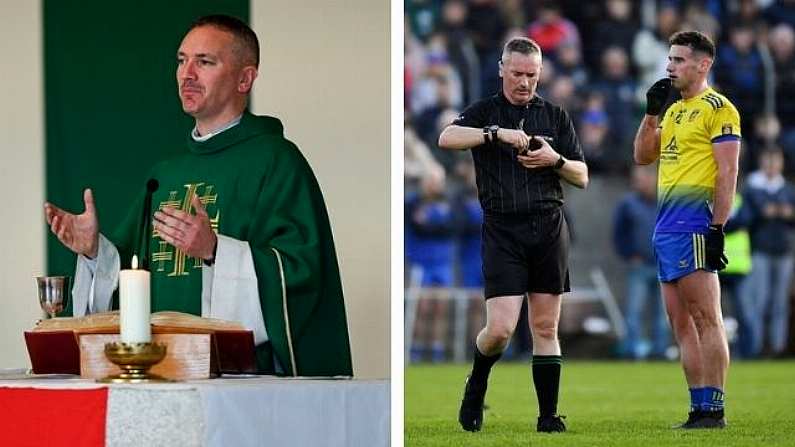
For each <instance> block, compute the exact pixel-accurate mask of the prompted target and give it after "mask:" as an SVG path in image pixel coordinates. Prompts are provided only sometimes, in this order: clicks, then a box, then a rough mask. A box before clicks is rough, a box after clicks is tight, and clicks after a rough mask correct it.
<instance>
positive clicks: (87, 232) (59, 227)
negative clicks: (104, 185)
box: [44, 189, 99, 258]
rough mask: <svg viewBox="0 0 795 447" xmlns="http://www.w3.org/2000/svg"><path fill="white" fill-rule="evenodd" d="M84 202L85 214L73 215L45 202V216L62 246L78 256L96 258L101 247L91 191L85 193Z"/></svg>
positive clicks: (87, 190)
mask: <svg viewBox="0 0 795 447" xmlns="http://www.w3.org/2000/svg"><path fill="white" fill-rule="evenodd" d="M83 202H84V204H85V208H86V209H85V211H83V214H72V213H70V212H68V211H64V210H62V209H60V208H58V207H57V206H55V205H53V204H52V203H50V202H45V203H44V216H45V217H46V218H47V225H49V226H50V230H52V232H53V234H55V235H56V236H57V237H58V240H59V241H61V243H62V244H64V245H65V246H66V247H67V248H69V249H70V250H72V251H73V252H75V253H77V254H81V255H83V256H87V257H89V258H95V257H97V250H98V247H99V221H98V220H97V209H96V208H95V207H94V195H93V194H92V193H91V190H90V189H86V190H85V191H83Z"/></svg>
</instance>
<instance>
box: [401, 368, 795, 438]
mask: <svg viewBox="0 0 795 447" xmlns="http://www.w3.org/2000/svg"><path fill="white" fill-rule="evenodd" d="M469 368H470V366H469V365H438V366H437V365H434V366H409V367H407V368H406V371H405V372H406V374H405V393H406V395H405V419H404V421H405V432H404V434H405V441H404V443H405V445H406V446H440V447H441V446H444V447H448V446H477V447H485V446H501V447H502V446H555V447H561V446H644V447H656V446H690V445H693V446H695V445H704V446H709V447H723V446H750V445H758V446H764V447H770V446H793V445H795V361H775V362H736V363H734V364H732V365H731V367H730V369H729V379H728V383H727V385H726V408H727V411H726V419H727V423H728V427H727V428H726V429H724V430H688V431H684V430H673V429H671V428H670V427H671V426H673V425H674V424H675V423H678V422H682V421H684V419H686V418H687V407H688V405H689V395H688V393H687V386H686V384H685V382H684V376H683V375H682V371H681V369H680V367H679V364H678V363H674V362H650V363H626V362H579V361H568V362H567V361H565V359H564V364H563V371H562V377H561V395H560V399H559V404H558V412H559V413H561V414H564V415H566V416H567V419H566V426H567V428H568V431H567V432H566V433H556V434H542V433H536V431H535V424H536V417H537V411H538V407H537V403H536V398H535V392H534V391H533V388H532V378H531V375H530V366H529V364H528V363H508V362H500V363H497V365H496V366H495V367H494V369H493V370H492V374H491V378H490V380H489V391H488V394H487V395H486V405H487V406H488V407H489V408H488V409H487V410H486V413H485V418H484V422H483V429H482V430H481V431H480V432H478V433H469V432H465V431H463V430H462V429H461V427H460V426H459V425H458V406H459V404H460V401H461V394H462V392H463V389H464V378H465V377H466V374H467V373H468V371H469Z"/></svg>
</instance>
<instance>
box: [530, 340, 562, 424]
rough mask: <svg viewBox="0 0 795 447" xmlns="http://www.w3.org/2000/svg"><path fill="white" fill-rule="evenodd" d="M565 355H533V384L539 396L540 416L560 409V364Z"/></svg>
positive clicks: (552, 413) (545, 415) (554, 412)
mask: <svg viewBox="0 0 795 447" xmlns="http://www.w3.org/2000/svg"><path fill="white" fill-rule="evenodd" d="M562 362H563V357H562V356H559V355H534V356H533V385H535V388H536V397H537V398H538V411H539V416H541V417H542V418H543V417H547V416H552V415H554V414H556V413H557V411H558V389H559V388H560V365H561V363H562Z"/></svg>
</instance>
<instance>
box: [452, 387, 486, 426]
mask: <svg viewBox="0 0 795 447" xmlns="http://www.w3.org/2000/svg"><path fill="white" fill-rule="evenodd" d="M485 397H486V384H483V385H481V384H477V383H474V382H472V381H471V380H470V377H469V376H467V381H466V387H465V388H464V398H463V399H462V400H461V409H460V410H458V422H459V423H460V424H461V428H463V429H464V430H466V431H480V427H481V426H483V400H484V399H485Z"/></svg>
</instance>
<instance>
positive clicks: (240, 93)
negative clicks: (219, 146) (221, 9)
mask: <svg viewBox="0 0 795 447" xmlns="http://www.w3.org/2000/svg"><path fill="white" fill-rule="evenodd" d="M258 67H259V42H258V40H257V35H256V34H254V31H252V30H251V28H249V26H248V25H246V24H245V23H243V22H242V21H240V20H238V19H236V18H234V17H230V16H225V15H212V16H205V17H202V18H200V19H198V20H197V21H195V22H194V23H193V24H192V25H191V27H190V29H189V30H188V32H187V34H186V35H185V37H184V38H183V39H182V43H181V44H180V46H179V50H178V51H177V86H178V88H179V98H180V101H181V102H182V110H184V111H185V113H187V114H189V115H191V116H193V117H194V118H195V119H196V129H197V131H198V132H199V133H200V134H204V133H206V132H209V131H211V130H213V129H216V128H217V127H218V126H220V125H223V124H225V123H228V122H230V121H232V120H233V119H235V118H236V117H238V116H239V115H240V114H241V113H243V111H244V110H245V108H246V103H247V101H248V94H249V92H250V91H251V87H252V85H253V84H254V80H255V79H256V78H257V68H258Z"/></svg>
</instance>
